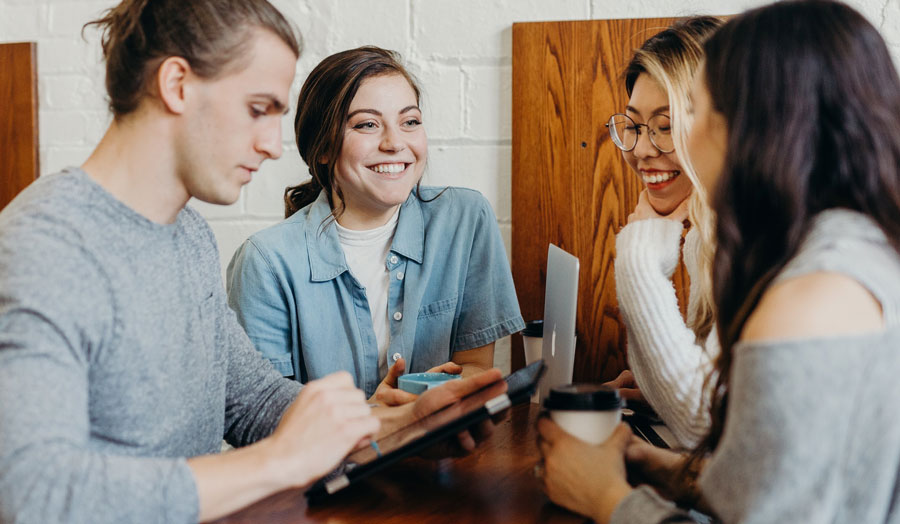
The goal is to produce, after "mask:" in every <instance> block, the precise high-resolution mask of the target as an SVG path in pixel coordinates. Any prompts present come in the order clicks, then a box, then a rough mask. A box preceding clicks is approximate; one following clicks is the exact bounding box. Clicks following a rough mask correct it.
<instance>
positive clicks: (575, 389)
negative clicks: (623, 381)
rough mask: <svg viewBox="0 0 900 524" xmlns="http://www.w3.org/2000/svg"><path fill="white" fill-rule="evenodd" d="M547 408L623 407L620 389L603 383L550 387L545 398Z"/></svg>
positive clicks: (578, 409)
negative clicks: (548, 393)
mask: <svg viewBox="0 0 900 524" xmlns="http://www.w3.org/2000/svg"><path fill="white" fill-rule="evenodd" d="M544 407H545V408H547V409H560V410H572V411H609V410H613V409H619V408H621V407H622V398H621V397H620V396H619V391H618V390H617V389H615V388H611V387H609V386H604V385H601V384H568V385H566V386H556V387H555V388H551V389H550V395H548V396H547V398H546V399H545V400H544Z"/></svg>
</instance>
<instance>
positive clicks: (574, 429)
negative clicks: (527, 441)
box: [544, 384, 622, 445]
mask: <svg viewBox="0 0 900 524" xmlns="http://www.w3.org/2000/svg"><path fill="white" fill-rule="evenodd" d="M544 408H546V409H547V410H548V411H549V412H550V419H551V420H553V422H556V423H557V424H559V426H560V427H561V428H563V430H565V431H566V432H567V433H569V434H570V435H572V436H574V437H576V438H579V439H581V440H583V441H585V442H587V443H588V444H592V445H597V444H602V443H603V442H605V441H606V439H608V438H609V436H610V435H611V434H612V432H613V430H615V429H616V426H618V425H619V422H621V421H622V399H621V397H620V396H619V392H618V391H617V390H616V389H614V388H611V387H609V386H603V385H600V384H569V385H567V386H558V387H555V388H552V389H551V390H550V395H549V396H548V397H547V399H546V400H544Z"/></svg>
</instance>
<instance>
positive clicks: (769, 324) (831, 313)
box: [741, 272, 884, 341]
mask: <svg viewBox="0 0 900 524" xmlns="http://www.w3.org/2000/svg"><path fill="white" fill-rule="evenodd" d="M883 327H884V320H883V316H882V311H881V304H880V303H879V302H878V300H877V299H876V298H875V297H874V296H873V295H872V293H870V292H869V290H868V289H866V288H865V287H863V286H862V284H860V283H859V282H857V281H856V280H854V279H852V278H850V277H848V276H846V275H843V274H840V273H829V272H816V273H810V274H807V275H803V276H799V277H796V278H792V279H789V280H785V281H784V282H779V283H778V284H776V285H774V286H772V287H771V288H769V289H768V290H767V291H766V292H765V293H764V294H763V296H762V299H760V301H759V304H758V305H757V306H756V309H755V310H754V311H753V313H752V314H751V315H750V318H748V319H747V323H746V324H745V325H744V330H743V332H742V333H741V340H746V341H752V340H782V339H792V338H810V337H822V336H838V335H850V334H855V333H865V332H871V331H878V330H881V329H883Z"/></svg>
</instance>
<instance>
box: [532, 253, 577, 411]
mask: <svg viewBox="0 0 900 524" xmlns="http://www.w3.org/2000/svg"><path fill="white" fill-rule="evenodd" d="M577 306H578V258H577V257H575V256H573V255H571V254H569V253H566V252H565V251H563V250H562V249H560V248H558V247H556V246H555V245H553V244H550V246H549V248H548V249H547V287H546V290H545V291H544V336H543V348H542V351H541V357H542V358H543V359H544V363H545V364H546V365H547V372H546V374H545V375H544V379H543V380H542V381H541V388H540V394H541V398H542V399H543V398H547V395H548V394H549V392H550V388H552V387H554V386H559V385H563V384H569V383H571V382H572V368H573V366H574V364H575V314H576V312H577Z"/></svg>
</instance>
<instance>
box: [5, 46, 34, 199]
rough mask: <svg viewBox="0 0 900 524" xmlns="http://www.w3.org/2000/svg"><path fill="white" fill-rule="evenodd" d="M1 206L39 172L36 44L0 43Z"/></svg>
mask: <svg viewBox="0 0 900 524" xmlns="http://www.w3.org/2000/svg"><path fill="white" fill-rule="evenodd" d="M0 100H2V101H3V102H2V103H0V209H3V208H4V207H5V206H6V204H8V203H9V202H10V200H12V199H13V198H14V197H15V196H16V195H17V194H18V193H19V191H21V190H22V189H24V188H25V186H27V185H28V184H30V183H31V182H32V181H34V180H35V179H36V178H37V176H38V115H37V109H38V98H37V44H35V43H33V42H26V43H15V44H0Z"/></svg>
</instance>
